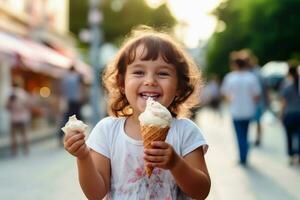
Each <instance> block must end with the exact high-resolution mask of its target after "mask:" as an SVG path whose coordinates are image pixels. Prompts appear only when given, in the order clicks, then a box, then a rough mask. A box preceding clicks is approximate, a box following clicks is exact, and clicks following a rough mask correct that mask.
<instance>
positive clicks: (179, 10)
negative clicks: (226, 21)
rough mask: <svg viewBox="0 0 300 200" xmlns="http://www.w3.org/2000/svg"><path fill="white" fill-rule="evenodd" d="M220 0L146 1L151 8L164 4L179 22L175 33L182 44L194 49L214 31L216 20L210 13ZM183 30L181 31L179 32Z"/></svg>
mask: <svg viewBox="0 0 300 200" xmlns="http://www.w3.org/2000/svg"><path fill="white" fill-rule="evenodd" d="M221 1H222V0H185V1H183V0H147V3H148V4H149V6H151V7H158V6H159V5H161V4H162V3H163V2H166V3H167V5H168V7H169V8H170V10H171V12H172V14H173V15H174V17H175V18H177V20H178V21H179V24H178V25H177V27H176V29H175V31H176V32H179V35H180V36H179V37H181V38H182V37H183V38H182V39H183V41H184V43H185V44H186V45H187V46H189V47H195V46H196V45H197V44H198V42H199V40H206V39H208V38H209V37H210V36H211V34H212V33H213V32H214V31H215V28H216V24H217V20H216V18H215V17H214V16H212V15H211V14H210V12H211V11H212V10H213V9H214V8H216V7H217V6H218V5H219V4H220V3H221ZM183 24H184V25H183ZM180 29H183V30H180Z"/></svg>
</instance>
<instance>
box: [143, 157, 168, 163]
mask: <svg viewBox="0 0 300 200" xmlns="http://www.w3.org/2000/svg"><path fill="white" fill-rule="evenodd" d="M144 159H145V160H146V161H148V162H154V163H159V162H163V161H164V160H165V159H166V158H165V157H164V156H148V155H145V156H144Z"/></svg>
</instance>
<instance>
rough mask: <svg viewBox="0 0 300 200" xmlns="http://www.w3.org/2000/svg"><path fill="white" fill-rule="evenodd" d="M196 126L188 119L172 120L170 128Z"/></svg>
mask: <svg viewBox="0 0 300 200" xmlns="http://www.w3.org/2000/svg"><path fill="white" fill-rule="evenodd" d="M172 125H173V126H197V125H196V124H195V122H193V121H192V120H190V119H188V118H173V120H172V123H171V126H172Z"/></svg>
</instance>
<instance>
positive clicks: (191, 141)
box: [178, 119, 208, 156]
mask: <svg viewBox="0 0 300 200" xmlns="http://www.w3.org/2000/svg"><path fill="white" fill-rule="evenodd" d="M179 121H180V122H179V124H178V129H179V131H180V133H179V134H180V135H181V152H182V156H185V155H187V154H189V153H190V152H192V151H194V150H195V149H197V148H199V147H201V146H202V147H203V150H204V153H206V152H207V150H208V145H207V143H206V141H205V139H204V137H203V135H202V131H201V130H200V128H199V127H198V126H197V125H196V124H195V123H194V122H193V121H191V120H189V119H180V120H179Z"/></svg>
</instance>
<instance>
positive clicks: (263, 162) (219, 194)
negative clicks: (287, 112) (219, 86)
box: [196, 108, 300, 200]
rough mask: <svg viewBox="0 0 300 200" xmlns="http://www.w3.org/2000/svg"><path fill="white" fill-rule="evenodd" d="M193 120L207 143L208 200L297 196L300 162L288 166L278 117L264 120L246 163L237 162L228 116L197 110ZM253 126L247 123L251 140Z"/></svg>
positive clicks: (291, 199)
mask: <svg viewBox="0 0 300 200" xmlns="http://www.w3.org/2000/svg"><path fill="white" fill-rule="evenodd" d="M196 122H197V124H198V125H199V127H200V128H201V129H202V130H203V133H204V135H205V138H206V139H207V141H208V143H209V150H208V153H207V155H206V160H207V165H208V169H209V172H210V176H211V180H212V188H211V192H210V195H209V197H208V198H207V199H208V200H228V199H230V200H240V199H243V200H265V199H272V200H277V199H278V200H283V199H284V200H296V199H300V190H299V183H300V165H298V166H289V165H288V159H287V156H286V153H285V133H284V132H283V129H282V126H281V124H280V122H278V121H271V120H267V119H266V120H264V122H263V137H262V145H261V147H253V146H252V147H251V149H250V154H249V166H247V167H242V166H240V165H238V152H237V147H236V143H235V139H236V138H235V134H234V132H233V129H232V125H231V119H230V116H229V114H228V112H227V111H226V110H225V111H224V112H223V116H222V117H221V116H220V115H218V114H217V113H213V112H212V111H210V110H209V109H206V108H204V109H203V110H201V111H200V112H199V113H198V115H197V118H196ZM255 131H256V130H255V126H254V125H253V124H252V125H251V126H250V132H249V133H250V140H251V141H254V137H255Z"/></svg>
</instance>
